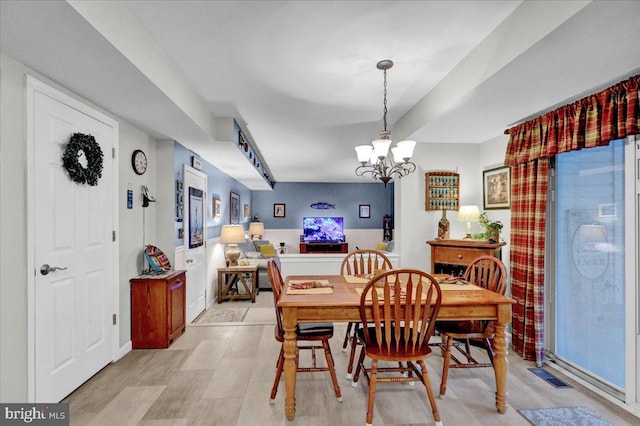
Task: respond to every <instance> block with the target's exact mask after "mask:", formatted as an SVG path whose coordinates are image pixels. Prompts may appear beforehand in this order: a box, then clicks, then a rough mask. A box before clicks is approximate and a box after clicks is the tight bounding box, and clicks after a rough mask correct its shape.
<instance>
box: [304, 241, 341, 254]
mask: <svg viewBox="0 0 640 426" xmlns="http://www.w3.org/2000/svg"><path fill="white" fill-rule="evenodd" d="M300 253H349V243H302V242H301V243H300Z"/></svg>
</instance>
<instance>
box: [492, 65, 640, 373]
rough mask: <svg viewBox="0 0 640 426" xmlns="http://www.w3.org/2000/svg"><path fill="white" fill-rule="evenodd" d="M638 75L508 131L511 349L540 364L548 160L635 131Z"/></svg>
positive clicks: (639, 111) (639, 109)
mask: <svg viewBox="0 0 640 426" xmlns="http://www.w3.org/2000/svg"><path fill="white" fill-rule="evenodd" d="M639 87H640V75H636V76H634V77H631V78H629V79H628V80H625V81H622V82H620V83H618V84H616V85H614V86H612V87H609V88H608V89H606V90H603V91H602V92H599V93H596V94H593V95H591V96H588V97H586V98H583V99H580V100H579V101H576V102H574V103H572V104H569V105H565V106H562V107H560V108H558V109H555V110H553V111H550V112H548V113H546V114H544V115H542V116H540V117H537V118H534V119H532V120H529V121H527V122H524V123H521V124H518V125H517V126H514V127H512V128H511V129H509V130H507V131H506V132H505V133H508V134H509V135H510V138H509V144H508V145H507V153H506V156H505V162H504V163H505V165H507V166H511V177H512V178H511V179H512V181H511V250H510V251H511V257H510V262H511V294H512V295H513V298H514V300H515V301H516V305H514V308H513V321H512V328H513V348H514V350H515V351H516V352H517V353H518V354H520V356H522V357H523V358H524V359H527V360H535V361H536V362H537V363H538V364H539V365H540V364H542V359H543V352H544V327H543V325H544V252H545V238H544V234H545V225H546V223H545V217H546V211H547V184H548V167H549V161H548V158H549V157H552V156H554V155H556V154H561V153H563V152H569V151H573V150H578V149H583V148H593V147H596V146H602V145H608V144H609V142H610V141H612V140H615V139H620V138H624V137H626V136H629V135H634V134H638V133H640V103H639V102H640V100H639V99H640V93H639V90H640V89H639Z"/></svg>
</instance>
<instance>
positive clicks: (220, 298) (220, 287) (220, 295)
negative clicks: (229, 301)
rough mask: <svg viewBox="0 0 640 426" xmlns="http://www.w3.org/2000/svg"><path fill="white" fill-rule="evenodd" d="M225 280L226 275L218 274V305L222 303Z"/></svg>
mask: <svg viewBox="0 0 640 426" xmlns="http://www.w3.org/2000/svg"><path fill="white" fill-rule="evenodd" d="M223 279H224V274H223V273H222V272H218V303H222V280H223Z"/></svg>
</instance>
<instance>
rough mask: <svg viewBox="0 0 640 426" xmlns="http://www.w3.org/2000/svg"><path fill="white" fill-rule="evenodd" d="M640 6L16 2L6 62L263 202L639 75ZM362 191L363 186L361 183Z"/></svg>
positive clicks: (4, 9)
mask: <svg viewBox="0 0 640 426" xmlns="http://www.w3.org/2000/svg"><path fill="white" fill-rule="evenodd" d="M638 22H640V2H636V1H607V2H605V1H594V2H588V1H586V2H583V1H566V2H564V1H556V2H538V1H524V2H522V1H509V0H505V1H188V0H187V1H172V0H162V1H153V0H144V1H122V2H116V1H109V2H83V1H71V0H69V1H11V0H2V1H1V2H0V31H1V32H0V49H1V51H2V53H4V54H6V55H8V56H11V57H13V58H15V59H16V60H18V61H20V62H22V63H24V64H25V65H27V66H29V67H30V68H32V69H34V70H36V71H38V72H39V73H41V74H43V75H44V76H46V77H48V78H50V79H51V80H53V81H55V82H57V83H59V84H61V85H62V86H64V87H66V88H68V89H69V90H72V91H73V92H75V93H77V94H79V95H80V96H83V97H84V98H86V99H88V100H89V101H91V102H93V103H95V104H96V105H98V106H100V107H103V108H104V109H106V110H108V111H110V112H112V113H113V114H115V115H117V116H119V117H121V118H123V119H125V120H127V121H128V122H130V123H132V124H134V125H136V126H138V127H140V128H141V129H143V130H145V131H147V132H149V133H151V134H152V135H153V136H155V137H159V138H170V139H175V140H177V141H178V142H180V143H182V144H183V145H185V146H187V147H188V148H190V149H192V150H193V151H195V152H197V153H198V154H199V155H201V156H202V157H203V158H205V159H206V160H208V161H209V162H211V163H212V164H214V165H216V166H217V167H219V168H220V169H222V170H223V171H225V172H227V173H228V174H230V175H231V176H233V177H235V178H236V179H238V180H239V181H241V182H242V183H244V184H245V185H247V186H248V187H250V188H251V189H268V188H269V187H268V185H266V183H265V182H264V181H263V180H262V179H261V178H260V176H259V173H257V172H256V171H255V170H254V169H253V167H252V166H250V165H249V164H248V162H246V160H245V159H244V158H243V157H242V156H241V155H239V154H238V150H237V149H236V147H235V146H233V144H232V143H231V136H232V132H231V131H230V130H229V128H227V124H228V123H227V121H225V120H224V117H232V118H235V119H236V120H237V121H238V123H239V124H240V126H241V128H242V129H243V131H244V133H245V134H246V135H247V137H248V138H249V139H250V140H252V141H253V143H254V145H255V146H256V147H257V149H258V150H259V151H260V153H261V155H262V157H263V159H264V161H265V162H266V163H267V165H268V167H269V169H270V170H271V173H272V175H273V177H274V178H275V180H276V181H277V182H363V180H362V178H358V177H356V176H355V174H354V169H355V167H356V165H357V160H356V156H355V152H354V150H353V148H354V147H355V146H357V145H361V144H365V143H368V142H369V141H371V140H372V139H375V138H377V135H378V132H379V131H380V130H382V127H383V123H382V108H383V105H382V100H383V75H382V72H381V71H380V70H378V69H377V68H376V63H377V62H378V61H379V60H381V59H391V60H393V61H394V63H395V65H394V67H393V68H392V69H390V70H389V71H388V77H387V78H388V110H389V113H388V121H389V128H390V129H391V130H392V139H393V140H400V139H401V138H402V139H414V140H416V141H417V142H418V143H481V142H484V141H486V140H489V139H492V138H495V137H499V136H500V135H502V134H503V131H504V130H505V129H506V128H507V127H509V126H510V125H511V124H513V123H516V122H519V121H522V120H523V119H525V118H527V117H529V116H531V115H536V114H538V113H540V112H541V111H544V110H548V109H550V108H552V107H553V106H556V105H560V104H563V103H566V102H568V101H570V100H573V99H576V98H578V97H581V96H583V95H585V94H587V93H591V92H593V91H594V90H597V89H600V88H603V87H606V86H608V85H610V84H613V83H615V82H617V81H619V80H621V79H624V78H626V77H628V76H630V75H633V74H636V73H638V71H640V43H638V42H637V40H640V25H639V24H638ZM364 182H368V180H365V181H364Z"/></svg>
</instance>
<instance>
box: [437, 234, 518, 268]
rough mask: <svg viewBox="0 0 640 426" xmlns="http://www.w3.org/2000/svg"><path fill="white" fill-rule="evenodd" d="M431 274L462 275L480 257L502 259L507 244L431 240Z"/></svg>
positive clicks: (469, 240)
mask: <svg viewBox="0 0 640 426" xmlns="http://www.w3.org/2000/svg"><path fill="white" fill-rule="evenodd" d="M427 244H429V245H430V246H431V273H432V274H450V275H460V274H461V273H464V271H465V269H466V268H467V266H468V265H469V264H470V263H471V262H472V261H473V260H475V259H476V258H478V257H480V256H485V255H488V256H495V257H497V258H498V259H501V258H502V246H504V245H506V244H507V243H505V242H504V241H503V242H499V243H490V242H489V241H480V240H471V239H464V240H431V241H427Z"/></svg>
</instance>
